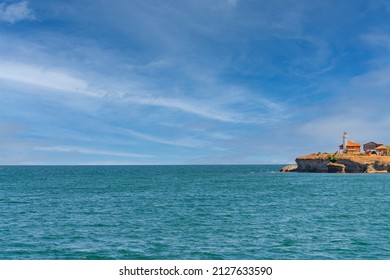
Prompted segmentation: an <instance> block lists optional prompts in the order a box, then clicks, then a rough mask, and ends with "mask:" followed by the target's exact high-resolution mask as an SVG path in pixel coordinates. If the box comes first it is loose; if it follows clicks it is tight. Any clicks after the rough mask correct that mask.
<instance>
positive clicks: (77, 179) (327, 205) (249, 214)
mask: <svg viewBox="0 0 390 280" xmlns="http://www.w3.org/2000/svg"><path fill="white" fill-rule="evenodd" d="M280 167H281V166H278V165H243V166H28V167H27V166H5V167H2V168H1V169H0V210H1V214H0V215H1V216H0V259H390V214H389V210H390V183H389V182H390V174H310V173H278V172H277V170H278V169H279V168H280Z"/></svg>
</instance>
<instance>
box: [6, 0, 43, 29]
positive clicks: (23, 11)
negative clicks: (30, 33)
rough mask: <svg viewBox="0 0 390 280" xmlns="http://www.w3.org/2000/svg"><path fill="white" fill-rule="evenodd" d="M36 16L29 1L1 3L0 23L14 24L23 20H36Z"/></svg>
mask: <svg viewBox="0 0 390 280" xmlns="http://www.w3.org/2000/svg"><path fill="white" fill-rule="evenodd" d="M35 18H36V17H35V14H34V12H33V10H31V9H30V8H29V5H28V2H27V1H21V2H18V3H13V4H6V3H0V21H5V22H8V23H11V24H14V23H16V22H19V21H23V20H34V19H35Z"/></svg>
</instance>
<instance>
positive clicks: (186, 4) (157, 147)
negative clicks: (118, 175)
mask: <svg viewBox="0 0 390 280" xmlns="http://www.w3.org/2000/svg"><path fill="white" fill-rule="evenodd" d="M389 97H390V3H389V2H388V1H385V0H383V1H382V0H373V1H368V0H366V1H362V0H345V1H334V0H328V1H323V0H307V1H304V0H302V1H299V0H297V1H289V0H283V1H281V0H275V1H265V0H196V1H194V0H181V1H173V0H166V1H157V0H132V1H127V0H116V1H107V0H93V1H92V0H67V1H64V0H62V1H60V0H50V1H47V0H22V1H19V0H17V1H4V0H0V164H3V165H4V164H15V165H19V164H22V165H34V164H37V165H41V164H42V165H58V164H72V165H73V164H75V165H79V164H80V165H84V164H141V165H144V164H274V163H292V162H294V159H295V158H296V157H297V156H300V155H304V154H310V153H315V152H335V151H337V149H338V145H340V144H341V143H342V134H343V132H344V131H347V132H348V134H349V136H350V140H352V141H355V142H359V143H362V144H363V143H366V142H369V141H375V142H381V143H384V144H389V145H390V129H389V127H390V111H389V110H388V107H389V104H390V103H389Z"/></svg>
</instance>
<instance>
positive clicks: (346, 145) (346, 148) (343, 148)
mask: <svg viewBox="0 0 390 280" xmlns="http://www.w3.org/2000/svg"><path fill="white" fill-rule="evenodd" d="M348 138H349V137H348V134H347V132H345V131H344V134H343V144H341V145H340V146H339V150H340V152H341V153H344V154H360V147H361V145H360V144H359V143H356V142H352V141H351V140H348Z"/></svg>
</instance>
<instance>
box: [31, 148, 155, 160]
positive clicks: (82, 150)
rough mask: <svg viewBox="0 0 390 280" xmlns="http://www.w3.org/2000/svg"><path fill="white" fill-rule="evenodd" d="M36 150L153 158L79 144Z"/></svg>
mask: <svg viewBox="0 0 390 280" xmlns="http://www.w3.org/2000/svg"><path fill="white" fill-rule="evenodd" d="M34 150H35V151H48V152H63V153H79V154H89V155H101V156H117V157H136V158H151V157H153V156H152V155H145V154H137V153H126V152H116V151H107V150H97V149H89V148H84V147H77V146H51V147H35V148H34Z"/></svg>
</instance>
